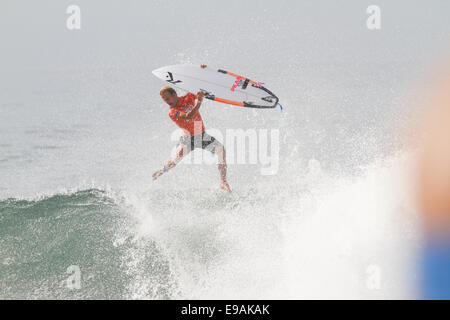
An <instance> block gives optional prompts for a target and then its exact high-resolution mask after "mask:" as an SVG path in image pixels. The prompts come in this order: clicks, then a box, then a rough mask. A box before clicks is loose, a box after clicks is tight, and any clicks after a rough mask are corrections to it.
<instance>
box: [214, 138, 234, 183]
mask: <svg viewBox="0 0 450 320" xmlns="http://www.w3.org/2000/svg"><path fill="white" fill-rule="evenodd" d="M212 152H213V153H214V154H216V155H217V167H218V168H219V173H220V188H222V189H224V190H226V191H228V192H231V189H230V186H229V185H228V182H227V159H226V158H227V155H226V152H225V148H224V147H223V145H222V144H217V145H216V146H215V147H214V148H213V149H212Z"/></svg>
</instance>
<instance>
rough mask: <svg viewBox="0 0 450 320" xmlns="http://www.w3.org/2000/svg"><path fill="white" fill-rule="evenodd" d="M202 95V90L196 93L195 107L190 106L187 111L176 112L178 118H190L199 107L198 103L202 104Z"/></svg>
mask: <svg viewBox="0 0 450 320" xmlns="http://www.w3.org/2000/svg"><path fill="white" fill-rule="evenodd" d="M204 95H205V94H204V93H203V92H202V91H200V92H199V93H197V103H196V104H195V107H194V108H192V110H191V111H189V112H182V111H180V113H179V114H178V119H180V120H190V119H192V118H193V117H194V116H195V115H196V114H197V112H198V109H200V105H201V104H202V101H203V96H204Z"/></svg>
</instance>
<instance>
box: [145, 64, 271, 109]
mask: <svg viewBox="0 0 450 320" xmlns="http://www.w3.org/2000/svg"><path fill="white" fill-rule="evenodd" d="M152 73H153V74H154V75H155V76H157V77H158V78H160V79H162V80H164V81H166V82H167V83H169V84H171V85H173V86H175V87H177V88H180V89H183V90H186V91H189V92H191V93H193V94H196V93H197V92H198V91H203V92H205V98H207V99H210V100H214V101H217V102H222V103H226V104H231V105H235V106H241V107H247V108H275V107H276V106H277V104H278V98H277V96H275V95H274V94H273V93H272V92H270V91H269V90H268V89H267V88H265V87H264V86H263V85H262V83H259V82H255V81H252V80H250V79H248V78H246V77H243V76H240V75H237V74H234V73H231V72H228V71H225V70H221V69H218V70H217V69H212V68H210V67H206V68H201V67H200V66H195V65H183V64H179V65H173V66H167V67H162V68H159V69H156V70H153V71H152Z"/></svg>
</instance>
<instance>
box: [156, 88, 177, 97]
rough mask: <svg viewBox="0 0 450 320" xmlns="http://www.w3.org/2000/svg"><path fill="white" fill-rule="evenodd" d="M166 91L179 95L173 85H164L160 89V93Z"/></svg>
mask: <svg viewBox="0 0 450 320" xmlns="http://www.w3.org/2000/svg"><path fill="white" fill-rule="evenodd" d="M164 92H168V93H169V94H171V95H172V96H173V95H177V92H176V91H175V89H174V88H172V87H171V86H165V87H162V88H161V90H159V94H160V95H163V93H164Z"/></svg>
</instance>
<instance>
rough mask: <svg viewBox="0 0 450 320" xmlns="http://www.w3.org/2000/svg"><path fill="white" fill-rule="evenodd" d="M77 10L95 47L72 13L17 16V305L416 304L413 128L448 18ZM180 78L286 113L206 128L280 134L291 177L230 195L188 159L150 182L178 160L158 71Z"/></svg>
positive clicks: (304, 8)
mask: <svg viewBox="0 0 450 320" xmlns="http://www.w3.org/2000/svg"><path fill="white" fill-rule="evenodd" d="M78 2H79V6H80V8H81V12H82V28H81V30H78V31H69V30H67V29H66V25H65V20H66V19H67V14H66V13H65V10H66V8H67V6H68V5H69V4H71V3H67V4H65V3H61V4H55V3H54V2H52V1H40V2H39V4H37V3H36V4H35V3H28V2H25V1H2V2H1V3H0V37H1V38H2V39H5V40H4V47H2V59H1V60H0V74H1V76H0V111H1V113H0V298H2V299H15V298H26V299H47V298H55V299H94V298H101V299H113V298H116V299H194V298H195V299H219V298H236V299H240V298H245V299H271V298H273V299H279V298H287V299H296V298H305V299H310V298H333V299H342V298H357V299H379V298H387V299H397V298H414V297H416V296H417V290H416V285H417V283H416V281H417V280H416V279H417V270H416V253H417V250H418V249H420V247H421V237H422V236H421V228H420V221H419V219H418V213H417V210H416V208H415V199H414V188H413V184H412V183H411V179H412V178H411V172H413V170H414V148H413V147H412V146H411V145H410V144H409V143H408V142H409V141H410V140H414V137H415V133H414V132H411V131H409V130H408V128H409V127H410V125H411V123H412V122H413V121H414V113H415V111H417V105H416V101H417V100H418V99H419V98H420V96H421V90H422V89H423V90H424V89H425V88H426V87H427V81H426V79H427V76H428V75H429V72H430V70H431V68H432V67H433V65H434V63H435V61H436V59H438V58H439V57H440V56H441V55H442V54H443V52H444V50H445V49H446V44H448V41H447V40H449V35H450V26H449V23H448V19H447V17H446V15H445V12H448V9H449V4H448V3H447V2H445V1H431V2H427V3H426V4H425V3H422V2H419V1H417V2H414V1H397V2H396V3H395V4H393V3H391V2H388V1H379V5H380V7H381V10H382V28H381V30H378V31H369V30H367V28H366V25H365V20H366V18H367V14H366V13H365V10H366V7H367V6H368V4H365V3H361V2H360V1H348V2H346V4H345V5H342V4H336V3H334V2H332V1H316V2H314V3H311V2H298V3H296V4H293V3H292V2H285V3H279V2H277V3H273V2H269V1H258V2H256V1H246V2H244V3H243V2H239V1H228V2H223V3H220V4H219V3H215V4H210V3H209V2H208V3H207V2H204V1H192V2H181V1H172V2H166V1H151V2H147V1H135V2H133V3H129V4H128V3H127V4H125V3H122V2H120V1H96V2H95V3H92V2H90V1H78ZM286 7H288V8H289V10H286ZM31 13H32V14H31ZM219 20H221V21H222V22H221V23H217V21H219ZM2 46H3V45H2ZM176 63H192V64H201V63H206V64H208V65H209V66H210V67H213V68H221V69H225V70H229V71H231V72H236V73H241V74H245V75H247V76H248V77H250V78H251V79H253V80H255V81H261V82H264V83H265V85H266V86H267V87H268V88H269V89H270V90H271V91H273V92H274V93H275V94H277V96H278V97H279V98H280V102H281V103H282V104H283V107H284V109H283V111H282V112H281V111H280V110H278V109H273V110H253V109H243V108H242V109H239V108H235V107H230V106H226V105H223V104H219V103H214V102H211V101H205V102H204V103H203V105H202V107H201V109H200V111H201V114H202V117H203V119H204V121H205V124H206V129H207V131H209V130H210V132H213V130H215V131H216V132H221V133H223V134H224V135H225V132H226V130H229V129H243V130H247V129H256V130H259V129H267V130H269V131H270V130H277V132H278V133H279V163H278V164H277V166H276V168H277V171H276V173H275V174H273V175H263V174H261V168H262V167H263V165H262V164H260V163H256V164H249V163H247V164H235V163H233V164H230V165H229V168H228V170H229V183H230V185H231V188H232V190H233V193H232V194H225V193H224V192H222V191H221V190H219V188H218V184H219V174H218V171H217V168H216V165H215V164H191V163H189V161H188V160H189V159H187V160H186V161H184V162H182V163H181V164H179V166H178V167H177V168H175V169H174V170H171V171H170V172H169V173H167V174H165V175H163V176H162V177H161V178H160V179H158V180H157V181H152V179H151V174H152V172H153V171H155V170H157V169H159V168H161V167H162V165H163V164H164V163H165V162H166V161H167V159H168V158H169V156H170V152H171V150H172V148H173V146H174V145H175V144H176V142H175V141H172V140H171V135H172V134H173V132H174V130H175V126H174V125H173V123H172V122H171V121H170V120H169V118H168V117H167V111H168V107H167V105H164V103H163V101H162V100H161V99H160V97H159V94H158V92H159V89H160V87H161V86H163V85H164V84H163V83H162V82H161V81H160V80H158V79H156V78H155V77H154V76H153V75H152V74H151V70H153V69H155V68H157V67H160V66H163V65H169V64H176ZM178 92H179V94H184V93H183V92H182V91H181V90H178ZM248 152H250V151H248ZM195 154H196V155H200V154H201V152H200V151H195ZM229 160H231V159H229ZM74 266H75V268H78V269H77V270H79V272H80V273H79V276H80V278H79V279H80V287H79V288H73V287H71V286H70V285H68V281H69V280H70V279H71V277H72V271H70V270H73V268H74Z"/></svg>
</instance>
